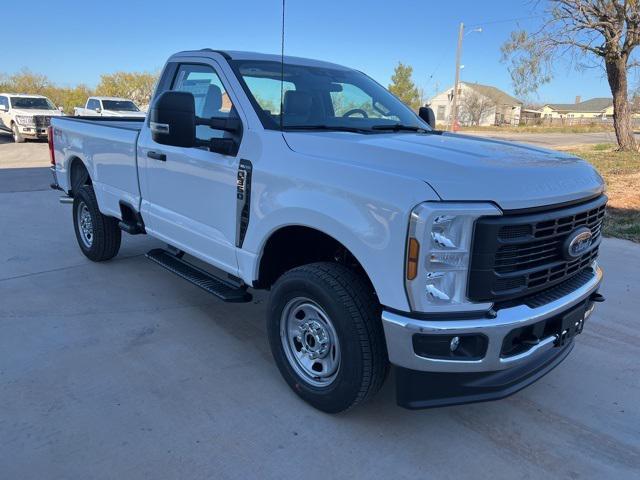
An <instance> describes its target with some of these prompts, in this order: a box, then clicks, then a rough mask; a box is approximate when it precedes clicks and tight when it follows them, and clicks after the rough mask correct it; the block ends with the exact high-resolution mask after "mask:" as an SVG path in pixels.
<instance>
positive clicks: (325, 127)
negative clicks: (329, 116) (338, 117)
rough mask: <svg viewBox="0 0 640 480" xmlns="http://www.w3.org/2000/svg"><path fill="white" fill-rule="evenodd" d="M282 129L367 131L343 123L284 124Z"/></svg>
mask: <svg viewBox="0 0 640 480" xmlns="http://www.w3.org/2000/svg"><path fill="white" fill-rule="evenodd" d="M283 129H284V130H285V131H287V130H333V131H336V132H354V133H364V132H367V131H369V130H368V129H366V128H357V127H347V126H344V125H285V126H284V127H283Z"/></svg>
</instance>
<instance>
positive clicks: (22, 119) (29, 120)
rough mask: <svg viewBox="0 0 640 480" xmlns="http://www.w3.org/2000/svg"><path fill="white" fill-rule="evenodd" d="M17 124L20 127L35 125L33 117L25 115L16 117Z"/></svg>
mask: <svg viewBox="0 0 640 480" xmlns="http://www.w3.org/2000/svg"><path fill="white" fill-rule="evenodd" d="M16 122H18V123H19V124H20V125H27V126H32V125H35V122H34V120H33V117H27V116H23V115H16Z"/></svg>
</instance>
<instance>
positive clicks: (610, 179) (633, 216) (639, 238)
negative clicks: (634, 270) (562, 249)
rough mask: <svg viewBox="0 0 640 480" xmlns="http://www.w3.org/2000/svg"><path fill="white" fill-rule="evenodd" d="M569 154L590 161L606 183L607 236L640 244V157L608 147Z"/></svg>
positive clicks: (594, 147)
mask: <svg viewBox="0 0 640 480" xmlns="http://www.w3.org/2000/svg"><path fill="white" fill-rule="evenodd" d="M570 152H571V153H573V154H575V155H578V156H579V157H582V158H584V159H585V160H587V161H589V162H590V163H591V164H592V165H593V166H594V167H596V168H597V169H598V171H599V172H600V174H601V175H602V176H603V177H604V179H605V181H606V182H607V195H608V196H609V205H608V206H607V215H606V217H605V222H604V234H605V235H608V236H611V237H618V238H625V239H627V240H631V241H633V242H638V243H640V154H639V153H631V152H618V151H616V150H615V146H614V145H608V144H598V145H591V146H588V147H587V146H585V147H582V148H578V149H574V150H571V151H570Z"/></svg>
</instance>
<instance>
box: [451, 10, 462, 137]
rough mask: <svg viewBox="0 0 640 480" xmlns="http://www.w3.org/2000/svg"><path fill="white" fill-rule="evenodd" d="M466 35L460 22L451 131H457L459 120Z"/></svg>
mask: <svg viewBox="0 0 640 480" xmlns="http://www.w3.org/2000/svg"><path fill="white" fill-rule="evenodd" d="M463 37H464V23H462V22H460V30H459V31H458V49H457V50H456V82H455V85H454V86H453V101H452V103H451V124H450V125H449V130H450V131H455V128H456V127H455V126H456V123H457V121H458V90H459V89H460V58H461V57H462V38H463Z"/></svg>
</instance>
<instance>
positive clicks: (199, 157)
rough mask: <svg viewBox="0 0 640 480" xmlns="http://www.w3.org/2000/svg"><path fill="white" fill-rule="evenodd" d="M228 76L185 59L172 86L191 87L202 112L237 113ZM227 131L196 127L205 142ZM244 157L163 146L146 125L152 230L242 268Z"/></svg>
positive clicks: (144, 178)
mask: <svg viewBox="0 0 640 480" xmlns="http://www.w3.org/2000/svg"><path fill="white" fill-rule="evenodd" d="M222 78H223V76H222V74H221V73H220V72H219V71H218V70H217V65H216V66H214V65H213V64H202V63H198V64H195V63H184V64H180V65H178V66H177V70H176V73H175V76H174V79H173V82H172V84H171V86H170V89H171V90H180V91H187V92H191V93H192V94H193V95H194V98H195V107H196V115H197V116H198V117H203V118H212V117H219V118H224V117H233V116H235V117H237V115H238V114H237V111H236V109H235V107H234V106H233V103H232V100H231V98H230V96H229V95H228V93H227V92H228V88H226V86H225V84H224V83H223V82H222ZM223 136H225V134H224V132H222V131H220V130H214V129H211V128H210V127H208V126H198V127H197V129H196V138H197V139H198V140H200V141H201V142H206V141H208V140H210V139H211V138H214V137H223ZM239 152H242V145H241V147H240V149H239ZM239 159H240V153H238V154H237V155H236V156H231V155H224V154H221V153H216V152H212V151H210V150H209V148H207V147H194V148H183V147H174V146H168V145H161V144H159V143H156V142H154V141H153V139H152V138H151V133H150V130H149V128H148V127H145V128H144V129H143V130H142V132H141V134H140V138H139V141H138V162H139V163H138V164H139V165H141V166H142V169H141V170H142V171H141V188H142V198H143V201H142V208H141V210H142V215H143V218H144V221H145V226H146V227H147V230H148V231H149V232H152V233H154V234H155V235H156V236H157V237H159V238H161V239H163V240H165V241H166V242H167V243H169V244H171V245H173V246H175V247H178V248H180V249H182V250H184V251H186V252H188V253H190V254H192V255H194V256H196V257H199V258H200V259H202V260H205V261H206V262H208V263H210V264H212V265H214V266H216V267H218V268H221V269H222V270H224V271H226V272H229V273H237V271H238V267H237V261H236V252H235V234H236V206H237V200H236V188H237V187H236V179H237V173H238V166H239Z"/></svg>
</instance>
